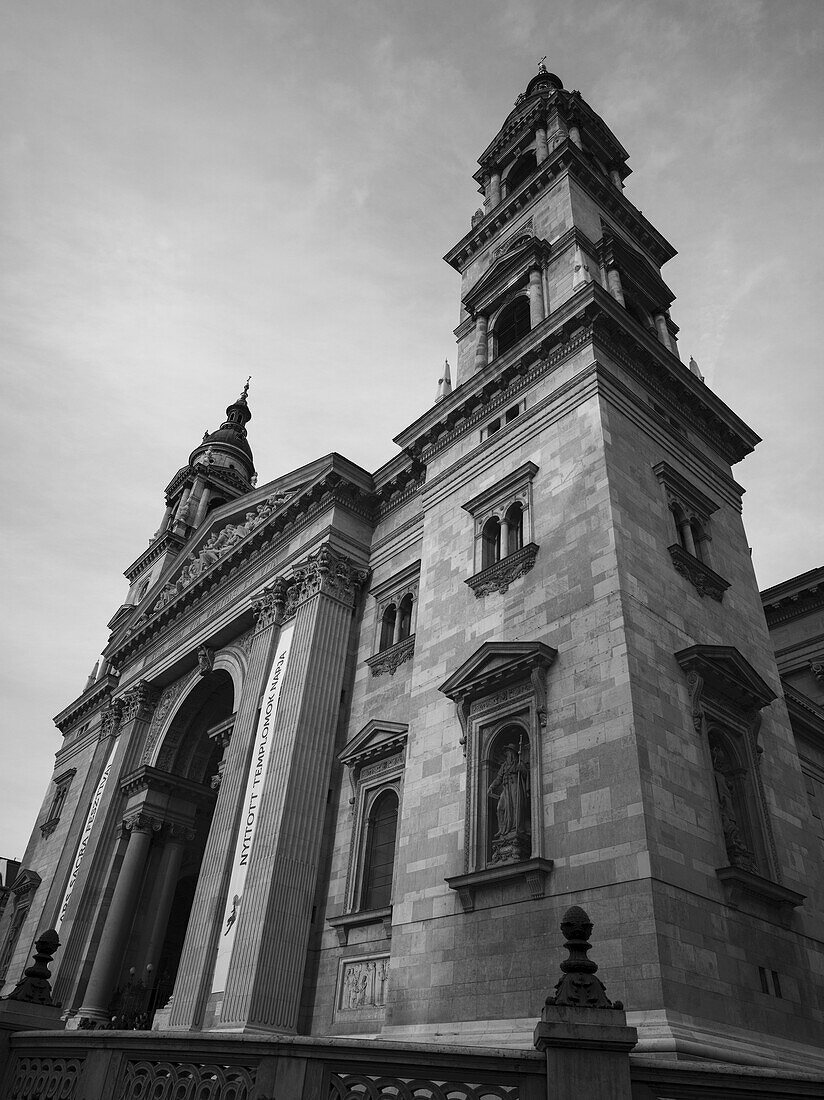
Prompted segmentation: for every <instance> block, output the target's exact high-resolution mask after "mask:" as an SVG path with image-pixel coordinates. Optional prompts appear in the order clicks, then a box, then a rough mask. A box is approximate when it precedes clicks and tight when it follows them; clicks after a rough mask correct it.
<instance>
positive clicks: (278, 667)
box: [212, 623, 295, 993]
mask: <svg viewBox="0 0 824 1100" xmlns="http://www.w3.org/2000/svg"><path fill="white" fill-rule="evenodd" d="M294 630H295V626H294V623H291V624H290V625H289V626H288V627H286V628H285V630H284V631H283V632H282V633H281V636H280V639H279V641H278V646H277V650H276V651H275V657H274V661H273V662H272V669H271V672H270V673H269V679H268V681H267V684H266V694H265V695H264V698H263V706H262V707H261V709H260V717H259V719H258V727H257V734H256V737H255V748H254V751H253V753H252V760H251V763H250V764H249V777H248V779H247V780H246V792H245V794H244V799H243V813H242V815H241V819H240V826H239V827H238V833H237V840H236V843H235V854H234V857H233V859H232V875H231V878H230V879H229V892H228V894H227V896H226V905H225V907H224V910H223V923H222V925H221V928H220V940H219V942H218V948H217V959H216V960H215V972H214V975H213V977H212V993H222V992H223V991H224V990H225V989H226V977H227V975H228V973H229V960H230V958H231V956H232V948H233V947H234V944H235V934H236V932H237V919H238V916H239V913H240V906H241V904H242V902H243V890H244V887H245V885H246V873H247V871H248V869H249V857H250V855H251V852H252V844H253V843H254V839H255V831H256V829H257V823H258V818H259V816H260V800H261V795H262V794H263V785H264V781H265V779H266V770H267V768H268V767H269V759H270V757H271V755H272V738H271V733H272V730H273V729H274V725H275V719H276V717H277V712H278V703H279V702H280V693H281V688H282V685H283V678H284V676H285V674H286V665H287V663H288V661H289V651H290V650H291V648H292V635H293V634H294Z"/></svg>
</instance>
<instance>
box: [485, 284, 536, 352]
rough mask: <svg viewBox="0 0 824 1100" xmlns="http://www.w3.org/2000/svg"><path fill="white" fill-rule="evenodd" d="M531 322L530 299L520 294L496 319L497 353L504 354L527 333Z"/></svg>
mask: <svg viewBox="0 0 824 1100" xmlns="http://www.w3.org/2000/svg"><path fill="white" fill-rule="evenodd" d="M529 329H530V324H529V299H528V298H526V297H525V296H524V295H519V296H518V297H517V298H515V299H514V300H513V301H511V302H510V303H509V305H507V306H504V308H503V309H502V310H501V312H500V313H499V314H498V318H497V320H496V321H495V328H494V332H493V335H494V337H495V354H496V355H503V353H504V352H505V351H508V350H509V348H511V347H514V346H515V344H517V343H518V341H519V340H522V339H523V338H524V336H526V335H527V333H528V332H529Z"/></svg>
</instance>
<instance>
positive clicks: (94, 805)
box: [54, 738, 117, 932]
mask: <svg viewBox="0 0 824 1100" xmlns="http://www.w3.org/2000/svg"><path fill="white" fill-rule="evenodd" d="M116 752H117V739H116V738H115V742H114V744H113V745H112V751H111V752H110V753H109V759H108V760H107V761H106V767H105V768H104V769H103V774H102V775H101V776H100V782H99V783H98V784H97V787H96V788H95V792H94V795H93V796H92V801H91V805H90V806H89V812H88V814H87V815H86V824H85V825H84V826H83V832H82V833H81V834H80V843H79V844H78V845H77V851H76V852H75V854H74V860H73V862H72V870H71V874H70V875H69V881H68V884H67V886H66V893H65V894H64V895H63V904H62V905H61V906H60V912H59V914H58V917H57V920H56V921H55V922H54V927H55V930H56V931H57V932H59V931H60V925H61V924H62V923H63V918H64V917H65V915H66V910H67V909H68V907H69V898H70V897H71V896H72V891H73V890H74V884H75V883H76V882H77V872H78V871H79V870H80V864H81V863H82V862H83V856H84V855H85V854H86V848H87V846H88V843H89V837H90V836H91V835H92V826H93V825H94V819H95V818H96V817H97V811H98V809H99V808H100V802H101V799H102V798H103V792H104V791H105V789H106V783H107V782H108V780H109V772H110V771H111V770H112V764H114V754H115V753H116Z"/></svg>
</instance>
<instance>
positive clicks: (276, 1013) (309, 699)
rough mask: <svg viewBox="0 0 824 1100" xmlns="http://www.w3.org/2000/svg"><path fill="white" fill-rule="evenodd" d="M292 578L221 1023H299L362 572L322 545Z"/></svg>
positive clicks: (290, 1027) (282, 1026)
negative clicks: (270, 737)
mask: <svg viewBox="0 0 824 1100" xmlns="http://www.w3.org/2000/svg"><path fill="white" fill-rule="evenodd" d="M296 578H297V580H298V581H299V583H300V587H299V588H298V589H297V592H296V596H295V603H296V606H295V610H296V615H295V625H294V631H295V633H294V637H293V639H292V650H291V655H290V658H289V668H288V671H287V674H286V679H285V681H284V686H283V694H282V696H281V700H280V707H279V711H278V716H277V722H276V726H275V736H274V743H273V746H272V752H273V758H272V760H271V763H270V766H269V769H268V771H267V775H266V784H265V788H264V792H263V795H262V797H261V803H260V817H259V821H258V832H257V835H256V838H255V843H254V848H253V850H252V853H251V856H250V863H249V872H248V877H247V879H246V887H245V890H244V896H243V905H242V906H241V909H240V916H239V920H238V930H237V938H236V941H235V947H234V952H233V954H232V963H231V968H230V971H229V979H228V982H227V987H226V995H225V999H224V1003H223V1009H222V1013H221V1024H222V1025H223V1026H226V1027H233V1028H237V1027H241V1028H246V1027H248V1028H263V1029H272V1030H286V1031H294V1030H295V1028H296V1025H297V1018H298V1009H299V1005H300V992H301V985H302V982H303V974H304V969H305V964H306V950H307V945H308V938H309V916H310V913H311V905H312V897H313V893H314V888H315V881H316V877H317V870H318V862H319V858H320V850H321V834H322V828H323V820H324V814H325V808H326V795H327V791H328V788H329V780H330V774H331V768H332V760H333V754H334V743H335V731H336V726H337V719H338V708H339V705H340V691H341V684H342V681H343V671H344V663H345V660H346V651H347V642H348V636H349V631H350V629H351V622H352V606H353V603H354V599H355V597H356V595H357V589H358V588H359V586H360V584H361V583H362V580H363V574H358V573H357V572H356V571H354V570H353V569H352V568H351V566H350V564H349V563H348V562H347V561H346V559H345V558H342V557H340V556H338V555H336V554H334V553H333V552H332V551H330V550H329V549H328V548H327V547H323V548H322V549H321V551H320V552H319V553H318V554H316V555H313V557H312V558H310V559H309V561H308V562H307V564H306V565H305V566H304V567H301V569H299V570H296ZM292 602H293V601H290V604H289V605H287V606H291V604H292Z"/></svg>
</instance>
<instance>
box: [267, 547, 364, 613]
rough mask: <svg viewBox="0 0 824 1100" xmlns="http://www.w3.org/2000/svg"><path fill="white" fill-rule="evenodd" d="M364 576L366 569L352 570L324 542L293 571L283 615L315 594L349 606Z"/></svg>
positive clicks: (347, 560) (351, 566) (342, 557)
mask: <svg viewBox="0 0 824 1100" xmlns="http://www.w3.org/2000/svg"><path fill="white" fill-rule="evenodd" d="M368 575H369V573H368V570H366V569H358V568H356V567H355V566H354V565H353V564H352V561H351V560H350V559H349V558H348V557H346V556H345V555H344V554H338V553H337V552H336V551H335V550H333V549H332V548H331V547H330V546H329V545H328V544H326V543H324V545H323V546H321V547H320V549H319V550H316V551H315V553H314V554H310V555H309V557H308V558H307V559H306V561H304V562H303V564H301V565H298V566H297V567H296V568H295V570H294V578H295V583H294V584H293V585H292V586H291V587H290V589H289V594H288V597H287V600H286V608H285V613H286V614H287V615H288V614H290V613H291V612H292V611H294V610H296V609H297V607H298V605H299V604H301V603H304V602H305V601H306V600H308V599H311V598H312V596H317V595H325V596H331V597H333V598H334V599H336V600H340V602H341V603H345V604H347V605H348V606H350V607H351V606H352V605H353V604H354V602H355V597H356V596H357V593H358V591H359V589H360V588H361V587H362V586H363V584H364V583H365V581H366V579H367V577H368Z"/></svg>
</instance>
